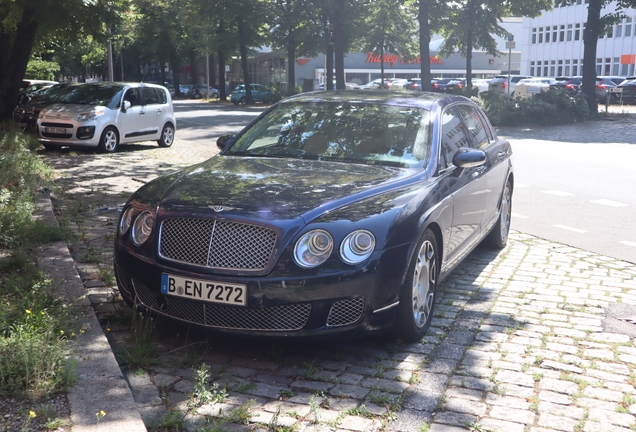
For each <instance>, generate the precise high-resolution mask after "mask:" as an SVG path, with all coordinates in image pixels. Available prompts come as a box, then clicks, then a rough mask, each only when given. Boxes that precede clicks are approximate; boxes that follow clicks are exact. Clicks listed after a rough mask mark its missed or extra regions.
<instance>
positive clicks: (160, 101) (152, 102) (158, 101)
mask: <svg viewBox="0 0 636 432" xmlns="http://www.w3.org/2000/svg"><path fill="white" fill-rule="evenodd" d="M142 93H143V95H144V103H145V106H146V133H147V134H148V135H155V134H157V133H158V132H159V130H160V129H161V128H162V127H163V124H164V123H165V115H166V114H165V111H166V109H167V106H166V103H167V100H166V96H165V92H163V91H162V90H159V89H157V88H155V87H142ZM162 96H163V97H162Z"/></svg>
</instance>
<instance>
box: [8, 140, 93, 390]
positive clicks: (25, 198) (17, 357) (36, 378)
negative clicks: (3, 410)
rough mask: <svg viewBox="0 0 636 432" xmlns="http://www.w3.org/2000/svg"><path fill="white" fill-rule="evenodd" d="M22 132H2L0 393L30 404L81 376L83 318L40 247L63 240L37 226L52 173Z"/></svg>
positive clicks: (40, 225) (34, 143)
mask: <svg viewBox="0 0 636 432" xmlns="http://www.w3.org/2000/svg"><path fill="white" fill-rule="evenodd" d="M38 146H39V144H38V143H37V141H35V139H34V138H32V137H30V136H27V135H24V134H22V133H21V132H19V131H17V130H16V131H9V132H6V131H4V130H3V131H2V132H0V154H1V155H2V157H0V251H1V252H3V253H2V255H5V258H3V259H2V260H0V394H5V395H19V396H26V397H29V398H30V399H33V400H38V399H41V398H44V397H48V396H50V395H52V394H55V393H57V392H59V391H62V390H64V389H66V388H67V387H68V386H69V385H71V384H72V383H73V382H74V377H75V376H76V373H75V370H74V364H73V363H72V362H71V361H69V360H68V358H67V357H68V351H69V347H68V341H69V338H72V337H73V335H74V333H73V330H72V329H73V328H74V327H75V326H76V320H75V318H74V317H75V316H79V315H80V314H79V313H78V312H77V311H76V310H75V308H73V307H72V305H67V304H64V303H63V302H62V301H61V300H60V299H59V298H58V297H57V296H56V295H55V294H54V292H53V287H52V285H51V281H50V280H48V279H47V278H46V275H44V274H43V273H42V272H41V271H40V270H39V267H38V264H37V255H36V251H35V246H36V245H39V244H44V243H47V242H50V241H51V240H60V239H62V236H61V233H60V231H59V229H57V228H51V227H48V226H46V225H44V224H42V223H41V222H38V221H35V220H34V218H33V214H34V212H35V196H36V194H37V192H36V191H37V190H38V189H39V188H40V187H45V186H49V185H50V184H51V179H52V170H51V169H50V168H49V167H48V166H47V165H45V164H44V163H43V162H42V161H41V160H40V159H39V158H38V157H37V155H36V154H34V153H32V152H31V150H33V149H35V148H37V147H38Z"/></svg>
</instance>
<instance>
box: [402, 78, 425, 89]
mask: <svg viewBox="0 0 636 432" xmlns="http://www.w3.org/2000/svg"><path fill="white" fill-rule="evenodd" d="M404 89H405V90H422V80H421V79H420V78H411V79H410V80H409V82H408V83H406V84H405V85H404Z"/></svg>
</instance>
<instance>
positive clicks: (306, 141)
mask: <svg viewBox="0 0 636 432" xmlns="http://www.w3.org/2000/svg"><path fill="white" fill-rule="evenodd" d="M429 118H430V112H429V111H426V110H423V109H420V108H412V107H400V106H389V105H382V104H367V103H350V102H321V103H293V102H291V103H285V104H281V105H279V106H278V107H276V108H275V109H273V110H272V111H269V112H268V113H267V114H266V115H265V116H264V117H263V118H261V119H260V120H259V121H258V122H256V123H255V124H254V125H253V126H252V127H251V128H250V129H249V130H247V131H246V132H245V133H244V134H243V135H241V136H240V137H239V138H238V140H237V141H236V142H235V143H234V145H232V147H231V148H230V149H228V151H226V152H225V153H224V154H225V155H237V156H266V157H287V158H298V159H316V160H330V161H340V162H356V163H366V164H380V165H390V166H399V167H414V166H422V165H423V161H426V160H427V159H428V157H429V154H430V133H429V123H430V121H429Z"/></svg>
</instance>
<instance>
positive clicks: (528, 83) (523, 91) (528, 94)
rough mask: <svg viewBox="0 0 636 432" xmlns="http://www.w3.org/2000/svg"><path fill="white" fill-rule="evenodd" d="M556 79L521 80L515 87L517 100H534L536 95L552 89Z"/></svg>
mask: <svg viewBox="0 0 636 432" xmlns="http://www.w3.org/2000/svg"><path fill="white" fill-rule="evenodd" d="M555 82H556V80H555V79H554V78H536V77H535V78H525V79H522V80H519V82H518V83H517V86H516V87H515V98H521V99H528V98H533V97H534V96H535V95H536V94H538V93H541V92H542V91H546V90H548V89H550V85H552V84H554V83H555Z"/></svg>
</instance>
